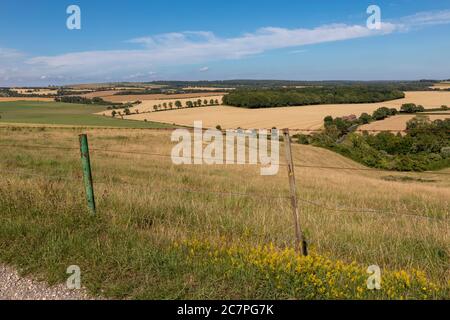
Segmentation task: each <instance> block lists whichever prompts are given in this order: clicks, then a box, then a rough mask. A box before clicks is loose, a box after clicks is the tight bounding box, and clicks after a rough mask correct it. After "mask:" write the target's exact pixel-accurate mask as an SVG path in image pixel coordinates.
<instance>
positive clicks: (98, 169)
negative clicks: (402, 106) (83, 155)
mask: <svg viewBox="0 0 450 320" xmlns="http://www.w3.org/2000/svg"><path fill="white" fill-rule="evenodd" d="M0 131H1V135H0V143H1V144H5V143H11V144H12V143H17V144H46V145H57V146H64V147H74V148H75V149H74V150H73V151H64V152H61V151H58V150H45V151H44V152H43V150H33V149H30V148H10V147H7V148H5V147H3V150H2V157H1V158H0V171H1V172H2V178H1V179H0V213H1V215H0V259H1V260H2V261H3V262H6V263H9V264H13V265H17V266H20V267H21V268H23V270H24V271H25V272H31V273H33V274H35V275H36V274H37V275H40V276H41V277H42V278H45V279H48V280H50V281H52V282H56V281H60V282H63V281H65V279H66V277H67V275H66V274H65V270H66V268H67V266H69V265H72V264H77V265H79V266H80V267H81V270H82V281H83V285H85V286H87V287H88V288H89V289H90V290H91V291H92V292H95V293H102V294H104V295H106V296H113V297H128V298H200V299H201V298H292V297H295V298H327V297H330V296H331V297H342V298H345V297H347V298H349V297H352V298H356V297H363V298H380V297H381V298H386V297H399V296H405V292H406V293H408V292H410V295H406V297H440V298H443V297H447V298H448V294H445V293H440V294H437V295H433V294H432V293H428V294H424V295H423V296H422V295H418V294H417V292H418V291H417V290H419V291H420V290H422V289H417V288H415V289H413V288H407V287H404V288H403V287H401V288H403V289H402V290H403V291H401V292H400V293H398V296H397V295H395V294H394V293H391V294H389V293H388V290H387V289H386V287H384V289H383V290H382V291H381V292H379V293H370V292H367V290H365V289H364V286H365V281H366V279H367V275H366V274H365V269H366V268H367V266H369V265H372V264H378V265H380V266H381V267H382V268H383V275H386V277H387V278H389V277H388V276H387V270H388V269H394V270H397V269H405V270H407V271H408V272H413V271H412V269H413V268H417V269H420V270H423V271H425V272H426V273H427V275H428V277H430V278H432V279H434V280H435V281H436V282H439V283H440V284H441V285H442V284H443V285H444V286H445V284H446V283H448V282H447V281H448V280H449V274H448V262H449V251H448V250H449V248H450V245H449V244H450V239H449V237H448V224H446V222H444V221H441V220H438V221H431V220H426V219H419V218H414V217H411V216H401V215H400V214H402V213H403V214H411V213H412V214H420V215H425V216H431V217H436V218H439V217H443V216H444V215H445V214H448V207H449V202H448V201H449V199H450V188H449V187H450V179H449V177H448V176H439V175H434V174H433V175H427V177H429V178H432V179H433V180H435V181H434V182H431V183H415V182H408V183H402V182H393V181H385V180H384V179H383V178H384V176H385V175H389V176H391V175H398V176H404V175H405V174H396V173H389V174H384V173H372V172H359V171H334V170H319V169H302V168H298V169H297V172H296V175H297V179H298V187H299V194H300V197H301V198H302V199H307V200H311V201H316V202H320V203H321V204H322V205H323V206H325V207H329V208H336V207H351V208H355V209H357V208H372V209H377V210H386V211H388V212H386V213H377V214H369V213H354V212H351V211H348V212H346V211H344V212H333V211H329V210H327V209H325V208H323V207H317V206H313V205H308V204H305V203H301V219H302V224H303V227H304V229H305V231H306V234H307V237H308V240H309V241H310V243H311V251H312V252H316V253H319V254H323V255H326V256H329V257H330V258H332V259H333V260H335V259H343V260H344V261H346V262H351V261H356V262H358V263H359V264H360V265H361V266H362V267H361V268H360V269H358V270H359V271H358V272H356V273H350V276H348V277H347V273H348V272H347V273H346V272H344V270H341V269H339V268H335V269H333V270H332V271H330V273H331V274H332V275H333V274H334V275H336V277H337V279H340V280H339V281H341V283H339V285H336V286H334V285H332V283H333V281H334V280H333V279H329V278H328V275H324V274H322V273H321V272H325V273H328V271H327V270H328V269H327V268H328V267H325V266H326V265H327V264H326V263H324V262H317V264H319V266H317V268H316V267H314V268H313V269H314V270H316V269H317V270H318V271H320V272H318V273H317V275H316V276H317V277H319V278H320V279H322V280H324V279H325V280H326V279H328V281H329V282H330V283H331V284H330V287H327V288H325V289H324V290H325V291H324V292H322V291H321V290H322V289H321V288H322V287H321V285H319V284H317V283H316V281H317V279H316V278H314V277H313V278H311V277H310V276H311V274H308V276H307V279H306V278H305V279H304V278H301V277H299V276H294V277H293V278H291V276H290V275H291V273H292V272H291V271H287V270H284V269H283V270H278V268H279V267H280V265H281V268H285V267H286V265H287V264H286V263H283V261H284V260H283V259H285V258H280V257H279V256H277V255H276V254H267V255H265V254H258V256H261V257H263V258H264V259H262V260H261V262H258V261H259V260H258V259H251V261H250V257H253V256H254V255H255V254H254V253H248V254H247V253H246V251H245V247H246V246H249V247H258V246H261V245H262V246H264V245H268V244H270V243H272V244H273V245H274V246H275V248H280V250H282V249H283V248H285V247H286V246H288V247H291V246H292V243H293V230H292V221H291V210H290V205H289V201H288V200H287V199H286V200H285V199H271V198H268V197H267V195H274V196H275V195H282V196H286V195H288V194H289V188H288V182H287V179H286V172H285V168H283V167H281V168H280V172H279V174H278V175H277V176H274V177H261V176H260V175H259V169H258V168H256V167H248V166H245V167H242V166H226V167H223V166H220V167H217V166H211V167H210V166H184V167H176V166H173V165H171V162H170V158H160V157H148V156H143V155H136V154H111V153H101V152H98V151H97V152H93V153H92V155H91V158H92V162H93V172H94V180H95V182H96V184H95V189H96V197H97V204H98V216H97V217H90V216H89V214H88V212H87V210H86V206H85V200H84V193H83V188H82V181H81V174H80V163H79V152H78V150H77V149H76V148H77V143H78V142H77V139H78V137H77V134H78V133H79V130H77V129H45V130H43V129H33V128H30V129H20V130H17V129H8V128H0ZM89 135H90V145H91V147H92V148H107V149H115V150H123V151H125V150H126V151H130V150H134V151H143V152H149V151H150V150H151V152H154V153H162V154H170V149H171V143H170V135H169V134H167V133H157V132H148V131H130V132H126V131H123V130H120V131H119V130H95V129H93V130H90V131H89ZM149 146H151V149H150V147H149ZM294 153H295V162H296V163H297V164H308V165H311V164H312V165H328V166H330V165H331V166H344V167H354V168H357V167H359V165H358V164H355V163H354V162H352V161H350V160H348V159H346V158H344V157H341V156H339V155H336V154H334V153H332V152H329V151H327V150H323V149H318V148H313V147H308V146H297V145H295V146H294ZM17 170H18V171H19V172H21V173H23V172H27V173H30V174H29V175H27V174H25V175H23V174H19V173H18V172H17ZM42 173H46V174H49V175H57V176H63V177H65V178H67V179H69V181H66V180H61V179H58V178H50V181H48V179H45V178H40V177H38V176H34V175H32V174H42ZM408 175H409V176H413V177H415V176H419V175H417V174H408ZM184 188H192V189H195V190H199V189H201V190H208V191H218V192H230V191H234V192H249V193H258V194H263V195H264V196H263V197H262V198H255V199H254V198H247V197H228V196H223V195H215V194H203V193H197V192H193V193H186V192H184V191H183V189H184ZM193 239H200V244H198V243H196V242H195V241H194V242H192V241H193ZM184 240H187V241H188V243H189V244H187V245H185V244H183V241H184ZM192 243H193V244H192ZM223 245H229V246H230V247H231V248H233V246H237V247H238V248H239V249H237V250H234V249H233V250H234V251H233V250H231V249H230V250H225V251H223V250H221V249H220V247H221V246H223ZM205 246H210V248H209V249H208V248H207V249H205ZM217 248H219V249H217ZM239 250H244V251H243V252H241V251H239ZM288 256H289V255H288ZM272 265H274V268H275V267H276V269H272V267H271V266H272ZM308 265H309V262H308ZM313 265H314V264H313ZM308 268H309V267H308ZM311 268H312V267H311ZM276 270H278V271H276ZM307 270H308V269H307ZM339 270H341V271H339ZM352 274H353V275H352ZM322 276H323V278H322ZM341 276H342V277H341ZM399 277H403V275H402V274H401V273H400V274H399ZM384 279H386V278H384ZM389 279H390V278H389ZM332 280H333V281H332ZM274 281H275V282H274ZM280 281H282V283H279V282H280ZM283 281H284V282H283ZM308 281H309V282H308ZM386 281H387V280H386ZM342 282H343V283H342ZM355 283H357V286H356V284H355ZM345 285H348V286H349V288H348V289H345ZM386 286H387V282H386ZM397 289H398V286H397ZM333 290H337V291H336V292H334V293H333ZM358 290H362V291H361V292H362V293H361V296H358V292H357V291H358ZM341 291H342V292H341ZM328 293H330V295H326V294H328Z"/></svg>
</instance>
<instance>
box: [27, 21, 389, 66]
mask: <svg viewBox="0 0 450 320" xmlns="http://www.w3.org/2000/svg"><path fill="white" fill-rule="evenodd" d="M395 30H396V26H395V25H393V24H388V23H387V24H383V27H382V29H381V30H369V29H367V28H366V27H364V26H358V25H353V26H349V25H327V26H322V27H318V28H315V29H284V28H275V27H266V28H261V29H259V30H257V31H256V32H255V33H249V34H244V35H242V36H240V37H235V38H219V37H217V36H215V35H214V34H213V33H211V32H204V31H203V32H182V33H169V34H162V35H157V36H154V37H146V38H137V39H133V40H130V41H129V42H132V43H135V44H141V45H143V46H144V48H142V49H130V50H110V51H87V52H75V53H68V54H63V55H59V56H42V57H35V58H32V59H29V60H27V61H26V63H27V64H29V65H31V66H34V67H37V68H44V69H46V70H49V71H50V72H52V73H70V72H83V73H84V74H86V75H92V74H93V70H103V71H104V72H109V73H114V72H115V71H119V70H120V69H122V68H124V67H125V68H127V69H128V71H132V72H134V71H133V69H134V70H135V71H137V70H142V68H145V67H147V66H148V65H150V64H151V65H173V64H192V63H202V62H207V61H212V60H222V59H239V58H243V57H246V56H249V55H255V54H259V53H262V52H265V51H267V50H273V49H282V48H289V47H298V46H302V45H310V44H316V43H323V42H330V41H341V40H348V39H355V38H362V37H369V36H375V35H382V34H388V33H392V32H394V31H395ZM94 73H97V71H94Z"/></svg>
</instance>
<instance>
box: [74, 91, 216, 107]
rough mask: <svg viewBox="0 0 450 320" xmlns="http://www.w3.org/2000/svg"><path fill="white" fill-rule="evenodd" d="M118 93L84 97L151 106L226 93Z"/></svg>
mask: <svg viewBox="0 0 450 320" xmlns="http://www.w3.org/2000/svg"><path fill="white" fill-rule="evenodd" d="M117 92H118V91H113V90H109V91H97V92H91V93H87V94H85V95H82V96H83V97H86V98H95V97H99V98H102V99H103V100H106V101H111V102H122V103H126V102H135V101H138V100H139V101H142V102H146V105H147V104H148V105H149V104H150V103H147V102H148V101H155V100H157V101H159V100H166V101H165V102H168V100H172V101H175V100H181V99H187V98H191V99H193V98H200V99H201V98H209V99H211V98H212V97H219V96H220V97H222V96H223V95H224V93H222V92H203V93H182V94H132V95H115V93H117ZM152 106H153V105H152Z"/></svg>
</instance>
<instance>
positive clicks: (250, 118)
mask: <svg viewBox="0 0 450 320" xmlns="http://www.w3.org/2000/svg"><path fill="white" fill-rule="evenodd" d="M404 103H416V104H422V105H423V106H425V107H426V108H436V107H440V106H441V105H444V104H447V105H450V92H406V97H405V98H404V99H399V100H393V101H387V102H380V103H365V104H341V105H339V104H338V105H317V106H303V107H285V108H269V109H244V108H235V107H228V106H220V107H204V108H192V109H181V110H173V111H167V112H158V113H151V114H138V115H130V116H128V117H126V118H127V119H132V120H142V121H143V120H144V119H146V120H147V121H157V122H164V123H171V124H173V123H176V124H178V125H185V126H192V125H193V123H194V121H199V120H202V121H203V126H205V127H216V126H217V125H220V126H221V127H222V128H224V129H236V128H238V127H241V128H243V129H252V128H272V127H276V128H290V129H320V128H321V127H322V125H323V119H324V118H325V117H326V116H328V115H331V116H333V117H339V116H346V115H350V114H355V115H357V116H359V115H360V114H361V113H363V112H367V113H372V112H373V111H375V110H376V109H378V108H380V107H383V106H386V107H390V108H397V109H400V107H401V105H402V104H404ZM150 105H152V104H150ZM137 108H138V109H139V111H141V109H142V107H141V106H139V107H137Z"/></svg>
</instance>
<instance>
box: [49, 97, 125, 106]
mask: <svg viewBox="0 0 450 320" xmlns="http://www.w3.org/2000/svg"><path fill="white" fill-rule="evenodd" d="M55 101H56V102H64V103H78V104H97V105H111V104H112V103H111V102H108V101H105V100H103V99H102V98H100V97H95V98H92V99H90V98H86V97H80V96H60V97H56V98H55ZM119 104H120V103H119Z"/></svg>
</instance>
